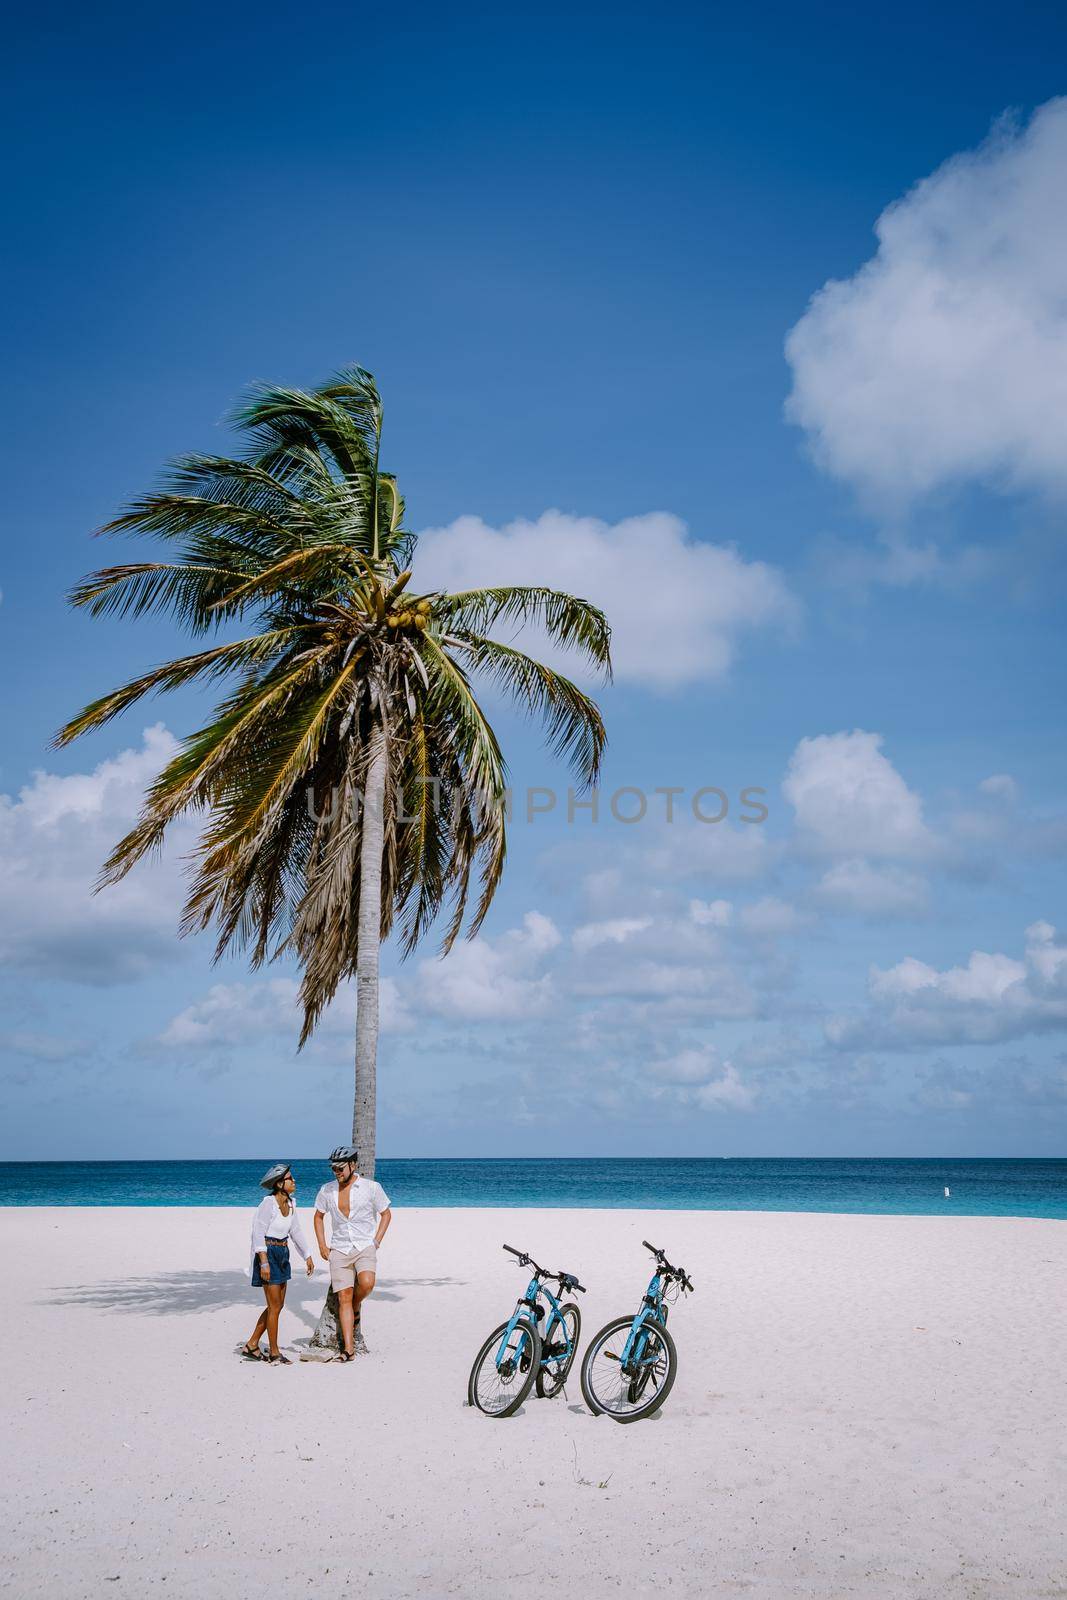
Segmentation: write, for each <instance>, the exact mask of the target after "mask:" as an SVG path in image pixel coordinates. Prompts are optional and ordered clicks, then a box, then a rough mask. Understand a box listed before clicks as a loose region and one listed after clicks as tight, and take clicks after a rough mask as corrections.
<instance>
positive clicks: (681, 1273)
mask: <svg viewBox="0 0 1067 1600" xmlns="http://www.w3.org/2000/svg"><path fill="white" fill-rule="evenodd" d="M641 1243H642V1244H643V1245H644V1247H645V1249H646V1250H651V1252H652V1254H653V1255H654V1256H655V1258H656V1260H657V1261H658V1262H659V1264H660V1266H661V1267H662V1268H663V1270H664V1271H665V1272H669V1273H670V1275H671V1277H672V1278H677V1279H678V1282H679V1283H680V1284H681V1286H682V1288H683V1289H687V1290H688V1291H689V1293H690V1294H692V1292H693V1280H692V1278H691V1277H690V1276H689V1274H688V1272H686V1270H685V1268H684V1267H672V1266H671V1264H670V1262H669V1261H668V1260H667V1257H666V1256H665V1255H664V1253H663V1251H662V1250H660V1249H659V1248H658V1247H657V1246H656V1245H654V1244H649V1242H648V1240H647V1239H642V1240H641Z"/></svg>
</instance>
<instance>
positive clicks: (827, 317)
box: [786, 99, 1067, 506]
mask: <svg viewBox="0 0 1067 1600" xmlns="http://www.w3.org/2000/svg"><path fill="white" fill-rule="evenodd" d="M1065 190H1067V99H1058V100H1051V101H1049V102H1048V104H1047V105H1045V106H1043V107H1041V108H1040V110H1038V111H1037V112H1036V113H1035V114H1034V116H1033V118H1032V120H1031V122H1030V124H1029V126H1027V127H1018V126H1016V125H1015V124H1013V123H1012V122H1010V121H1008V120H1004V121H1001V122H1000V123H999V124H998V125H997V126H996V127H995V128H994V130H993V132H992V134H991V135H990V137H989V138H988V139H987V140H986V142H985V143H984V144H983V145H981V146H980V147H979V148H978V149H977V150H974V151H968V152H966V153H964V154H962V155H959V156H956V157H954V158H953V159H951V160H950V161H947V162H946V163H945V164H944V165H943V166H942V167H940V168H938V170H937V171H936V172H935V173H933V175H932V176H931V177H929V178H926V179H925V180H924V181H923V182H921V183H919V184H917V185H916V187H915V188H914V189H912V190H911V191H910V192H909V193H908V194H907V195H905V196H904V197H903V199H901V200H899V201H897V202H896V203H895V204H893V205H892V206H890V207H889V208H888V210H886V211H885V212H883V214H882V216H881V217H880V218H879V219H878V222H877V225H876V229H875V232H876V234H877V237H878V251H877V253H876V255H875V256H873V257H872V259H871V260H870V261H868V262H867V263H866V265H865V266H863V267H862V268H861V269H860V270H859V271H858V272H857V273H856V274H855V275H854V276H853V277H851V278H849V279H847V280H845V281H831V282H829V283H827V284H826V285H825V287H824V288H823V289H821V290H820V291H819V293H818V294H816V295H815V296H814V298H813V300H812V302H811V304H810V305H809V307H808V309H807V311H806V312H805V313H804V316H803V317H802V318H801V319H800V321H799V322H798V323H797V325H796V326H795V327H794V328H793V330H792V332H791V333H790V335H789V337H788V339H787V341H786V354H787V356H788V359H789V362H790V364H791V366H792V369H793V391H792V394H791V396H790V398H789V402H788V406H787V413H788V415H789V417H790V418H791V420H793V421H794V422H797V423H799V424H800V426H801V427H803V428H805V429H806V430H807V431H808V433H809V435H810V438H811V441H812V444H813V448H814V451H815V454H816V458H817V459H818V461H819V462H820V463H821V465H822V466H823V467H825V469H826V470H827V471H829V472H831V473H833V474H834V475H835V476H837V477H840V478H843V479H845V480H846V481H848V482H850V483H852V484H854V485H855V486H857V487H858V488H859V489H860V490H862V491H865V492H866V493H868V494H869V495H873V496H876V497H877V498H878V499H879V500H880V501H881V502H882V503H883V504H884V505H886V506H891V505H895V506H899V505H901V504H903V503H905V502H907V501H908V500H910V499H913V498H915V497H918V496H920V495H924V494H926V493H929V492H930V491H932V490H935V489H937V488H939V487H941V486H943V485H953V484H962V483H965V482H969V481H975V480H979V481H993V482H1001V483H1009V484H1013V485H1017V486H1020V487H1025V488H1030V489H1037V490H1041V491H1051V492H1054V493H1057V494H1059V493H1062V492H1063V491H1064V490H1065V489H1067V205H1065V204H1064V194H1065Z"/></svg>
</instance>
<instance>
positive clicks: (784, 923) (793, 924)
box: [738, 895, 807, 939]
mask: <svg viewBox="0 0 1067 1600" xmlns="http://www.w3.org/2000/svg"><path fill="white" fill-rule="evenodd" d="M806 920H807V919H806V918H805V916H804V915H803V913H802V912H800V911H798V910H797V908H796V906H794V905H790V903H789V901H788V900H779V899H777V897H776V896H774V895H766V896H765V897H764V898H763V899H762V900H756V901H754V902H753V904H752V905H747V906H742V908H741V912H740V915H739V917H738V921H739V922H740V924H741V926H742V928H743V929H744V931H745V932H746V933H751V934H754V935H755V936H756V937H757V938H761V939H766V938H774V937H776V936H779V935H781V934H788V933H796V932H797V930H798V929H799V928H802V927H803V926H804V923H805V922H806Z"/></svg>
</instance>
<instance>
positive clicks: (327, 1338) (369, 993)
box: [311, 727, 386, 1351]
mask: <svg viewBox="0 0 1067 1600" xmlns="http://www.w3.org/2000/svg"><path fill="white" fill-rule="evenodd" d="M385 778H386V759H385V735H384V732H383V730H382V729H381V728H380V727H375V729H374V731H373V733H372V734H371V746H370V761H369V763H368V766H367V784H366V789H365V791H364V795H363V837H362V839H361V840H360V852H359V926H358V928H357V929H356V1091H355V1100H354V1103H353V1106H352V1143H353V1144H354V1145H355V1147H356V1149H357V1150H358V1151H359V1170H360V1172H361V1174H362V1175H363V1176H364V1177H366V1178H373V1177H374V1158H375V1155H376V1153H377V1152H376V1148H375V1138H376V1127H375V1111H376V1105H377V1090H378V1071H377V1068H378V953H379V949H380V946H381V937H382V855H383V852H384V850H385ZM356 1317H357V1322H356V1327H357V1328H358V1327H359V1321H358V1318H359V1313H358V1311H357V1313H356ZM311 1346H312V1349H313V1350H331V1351H334V1350H340V1348H341V1328H340V1324H339V1322H338V1320H337V1296H336V1295H335V1294H334V1292H333V1290H332V1289H331V1290H330V1291H329V1293H328V1294H327V1296H326V1304H325V1305H324V1306H323V1308H322V1315H321V1316H320V1317H319V1320H318V1325H317V1327H316V1329H315V1332H314V1333H313V1334H312V1337H311Z"/></svg>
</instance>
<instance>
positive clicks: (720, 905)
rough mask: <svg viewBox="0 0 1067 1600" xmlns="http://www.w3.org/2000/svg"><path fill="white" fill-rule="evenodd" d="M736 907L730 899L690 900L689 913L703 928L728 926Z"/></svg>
mask: <svg viewBox="0 0 1067 1600" xmlns="http://www.w3.org/2000/svg"><path fill="white" fill-rule="evenodd" d="M733 914H734V908H733V906H732V905H731V904H730V902H729V900H690V902H689V915H690V916H691V917H692V919H693V921H694V922H695V923H697V924H698V925H699V926H700V927H702V928H728V927H729V926H730V922H731V921H732V919H733Z"/></svg>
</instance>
